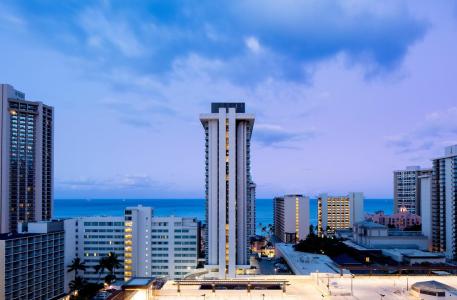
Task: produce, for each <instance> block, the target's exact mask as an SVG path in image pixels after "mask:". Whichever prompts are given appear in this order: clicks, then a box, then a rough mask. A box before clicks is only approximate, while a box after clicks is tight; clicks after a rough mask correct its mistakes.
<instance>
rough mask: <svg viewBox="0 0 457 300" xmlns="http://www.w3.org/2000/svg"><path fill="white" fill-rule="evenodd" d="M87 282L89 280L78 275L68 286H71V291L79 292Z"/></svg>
mask: <svg viewBox="0 0 457 300" xmlns="http://www.w3.org/2000/svg"><path fill="white" fill-rule="evenodd" d="M86 284H87V281H86V280H85V279H83V278H82V277H80V276H76V277H75V279H73V280H72V281H70V283H69V284H68V286H69V287H70V291H71V292H78V291H80V290H81V289H83V288H84V287H85V286H86Z"/></svg>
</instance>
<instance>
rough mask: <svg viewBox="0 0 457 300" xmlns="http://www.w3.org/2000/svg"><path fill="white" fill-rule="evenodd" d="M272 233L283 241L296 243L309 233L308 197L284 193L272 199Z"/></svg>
mask: <svg viewBox="0 0 457 300" xmlns="http://www.w3.org/2000/svg"><path fill="white" fill-rule="evenodd" d="M273 221H274V235H275V237H276V238H277V239H278V240H280V241H281V242H283V243H297V242H298V241H300V240H304V239H305V238H306V237H307V236H308V234H309V197H306V196H303V195H285V196H282V197H276V198H274V201H273Z"/></svg>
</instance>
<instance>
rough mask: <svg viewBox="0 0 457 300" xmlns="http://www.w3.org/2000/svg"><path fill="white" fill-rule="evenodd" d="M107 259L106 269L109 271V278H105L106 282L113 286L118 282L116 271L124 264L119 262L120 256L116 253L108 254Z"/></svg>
mask: <svg viewBox="0 0 457 300" xmlns="http://www.w3.org/2000/svg"><path fill="white" fill-rule="evenodd" d="M105 259H106V268H107V269H108V271H109V274H108V276H106V277H105V282H106V283H107V284H111V283H112V282H113V281H115V280H116V274H115V272H116V269H119V268H120V267H121V266H122V264H121V261H120V260H119V256H118V255H117V254H116V253H115V252H110V253H108V256H107V257H106V258H105Z"/></svg>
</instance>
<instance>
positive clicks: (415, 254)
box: [382, 249, 446, 266]
mask: <svg viewBox="0 0 457 300" xmlns="http://www.w3.org/2000/svg"><path fill="white" fill-rule="evenodd" d="M382 254H383V255H385V256H388V257H390V258H392V259H393V260H395V261H396V262H399V263H402V264H407V265H411V266H412V265H416V264H422V263H429V264H444V263H446V257H444V255H442V254H439V253H434V252H428V251H422V250H417V249H382Z"/></svg>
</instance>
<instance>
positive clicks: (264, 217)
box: [54, 199, 393, 232]
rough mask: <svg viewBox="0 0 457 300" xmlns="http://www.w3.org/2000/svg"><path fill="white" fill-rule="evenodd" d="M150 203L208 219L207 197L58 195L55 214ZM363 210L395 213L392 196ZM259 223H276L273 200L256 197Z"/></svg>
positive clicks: (98, 212) (313, 218)
mask: <svg viewBox="0 0 457 300" xmlns="http://www.w3.org/2000/svg"><path fill="white" fill-rule="evenodd" d="M139 204H141V205H143V206H151V207H153V208H154V215H155V216H170V215H174V216H179V217H196V218H197V219H199V220H201V221H203V222H204V221H205V200H204V199H55V201H54V218H72V217H79V216H122V215H123V214H124V208H125V207H127V206H137V205H139ZM364 210H365V212H366V213H374V212H375V211H378V210H383V211H384V212H385V213H386V214H390V213H392V210H393V199H365V201H364ZM256 218H257V220H256V222H257V224H259V223H260V224H263V225H267V224H273V200H272V199H257V200H256ZM310 224H313V225H316V224H317V199H311V200H310ZM257 229H258V230H259V232H260V226H257Z"/></svg>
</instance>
